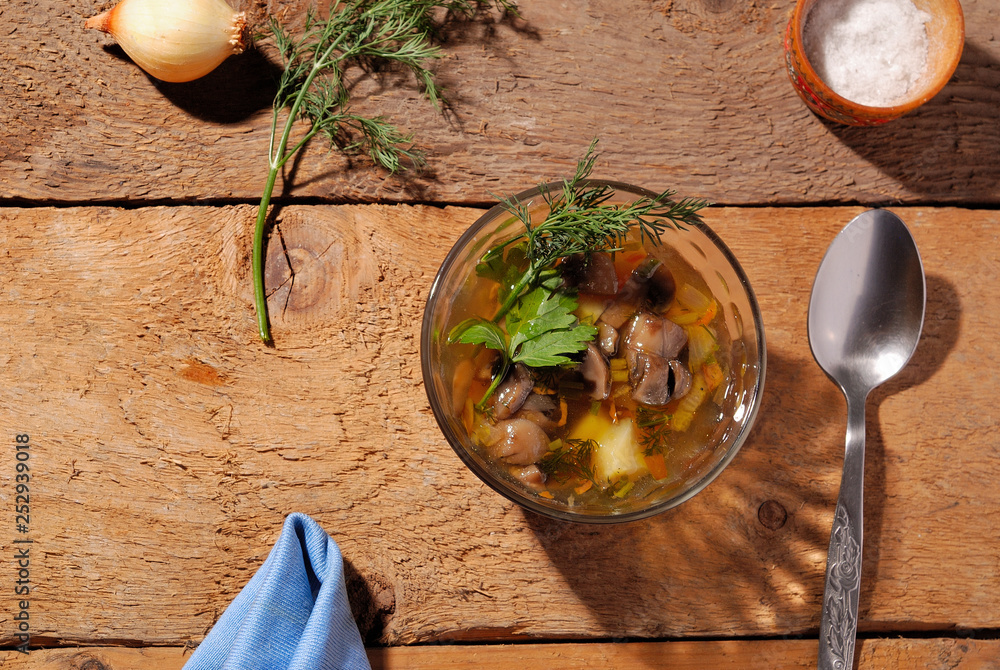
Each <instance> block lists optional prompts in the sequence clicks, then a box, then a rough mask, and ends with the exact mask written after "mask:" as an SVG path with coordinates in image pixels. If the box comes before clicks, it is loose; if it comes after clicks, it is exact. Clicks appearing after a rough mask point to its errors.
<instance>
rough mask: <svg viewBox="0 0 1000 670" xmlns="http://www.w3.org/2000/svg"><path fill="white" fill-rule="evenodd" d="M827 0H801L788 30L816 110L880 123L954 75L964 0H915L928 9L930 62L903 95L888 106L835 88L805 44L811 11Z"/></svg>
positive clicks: (795, 75)
mask: <svg viewBox="0 0 1000 670" xmlns="http://www.w3.org/2000/svg"><path fill="white" fill-rule="evenodd" d="M821 1H822V0H798V2H796V4H795V9H794V11H793V12H792V17H791V20H790V21H789V22H788V28H787V30H786V31H785V64H786V67H787V70H788V76H789V78H790V79H791V80H792V85H793V86H794V87H795V90H796V91H797V92H798V94H799V96H800V97H801V98H802V99H803V100H804V101H805V103H806V105H808V106H809V108H810V109H812V110H813V111H814V112H816V113H817V114H819V115H820V116H822V117H824V118H827V119H829V120H831V121H836V122H838V123H843V124H847V125H852V126H875V125H879V124H882V123H886V122H887V121H891V120H893V119H895V118H898V117H900V116H902V115H903V114H906V113H908V112H911V111H913V110H914V109H916V108H917V107H919V106H920V105H922V104H924V103H925V102H927V101H928V100H930V99H931V98H933V97H934V96H935V95H937V94H938V93H939V92H940V91H941V89H942V88H944V85H945V84H946V83H948V80H949V79H951V76H952V74H954V72H955V68H956V67H957V66H958V62H959V60H960V59H961V57H962V49H963V47H964V45H965V20H964V17H963V14H962V6H961V4H959V0H913V4H914V5H915V6H916V8H917V9H919V10H921V11H924V12H927V13H928V14H930V16H931V20H930V21H929V22H928V23H927V24H926V30H927V38H928V53H927V68H926V69H925V71H924V72H923V74H922V75H921V77H920V78H919V79H918V80H917V82H916V83H915V84H914V85H913V86H911V87H910V90H909V91H908V92H907V94H906V97H905V99H904V100H902V101H900V102H898V103H896V104H894V105H892V106H887V107H872V106H867V105H862V104H858V103H856V102H852V101H851V100H848V99H847V98H845V97H843V96H841V95H838V94H837V93H835V92H834V91H833V90H832V89H831V88H830V87H829V86H828V85H827V84H826V83H825V82H824V81H823V80H822V79H820V77H819V75H818V74H816V70H815V69H814V68H813V66H812V65H811V64H810V63H809V59H808V58H807V56H806V50H805V47H804V44H803V29H804V27H805V25H806V21H807V20H808V18H809V12H810V10H811V9H812V8H813V6H815V5H816V4H817V2H821Z"/></svg>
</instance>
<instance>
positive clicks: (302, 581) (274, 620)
mask: <svg viewBox="0 0 1000 670" xmlns="http://www.w3.org/2000/svg"><path fill="white" fill-rule="evenodd" d="M370 668H371V666H370V665H369V663H368V657H367V656H366V655H365V647H364V644H363V643H362V642H361V635H360V633H359V632H358V627H357V624H356V623H355V622H354V618H353V617H352V616H351V607H350V603H348V600H347V585H346V582H345V580H344V562H343V559H342V558H341V556H340V549H339V547H337V543H336V542H334V541H333V538H331V537H330V536H329V535H327V534H326V531H324V530H323V529H322V528H320V526H319V524H317V523H316V522H315V521H313V520H312V519H311V518H309V517H308V516H306V515H305V514H291V515H289V516H288V518H286V519H285V525H284V528H282V531H281V537H279V538H278V543H277V544H276V545H274V549H272V550H271V554H270V555H269V556H268V557H267V560H266V561H264V564H263V565H262V566H261V567H260V570H258V571H257V574H255V575H254V576H253V578H251V579H250V582H249V583H248V584H247V585H246V586H245V587H243V590H242V591H240V592H239V594H238V595H237V596H236V598H235V599H234V600H233V602H232V603H230V605H229V607H228V608H226V611H225V612H223V613H222V616H221V617H219V620H218V621H217V622H216V623H215V626H214V627H213V628H212V630H210V631H209V633H208V636H207V637H205V640H204V641H203V642H202V643H201V645H199V646H198V648H197V649H196V650H195V652H194V653H193V654H192V655H191V658H189V659H188V662H187V663H185V664H184V670H223V669H224V670H257V669H259V670H285V669H287V670H317V669H329V670H370Z"/></svg>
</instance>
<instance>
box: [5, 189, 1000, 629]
mask: <svg viewBox="0 0 1000 670" xmlns="http://www.w3.org/2000/svg"><path fill="white" fill-rule="evenodd" d="M858 211H859V210H858V209H857V208H716V209H713V210H711V211H710V213H709V215H708V221H709V223H710V224H711V225H712V226H713V227H714V228H715V229H716V230H717V231H718V232H719V233H720V234H721V235H722V237H723V238H724V239H725V240H726V241H727V242H728V244H729V245H730V246H731V248H732V249H733V250H734V252H735V253H736V255H737V257H739V258H740V259H741V261H742V263H743V265H744V267H745V268H746V271H747V273H748V275H749V277H750V280H751V282H752V284H753V286H754V288H755V290H756V292H757V295H758V298H759V300H760V303H761V307H762V310H763V315H764V322H765V327H766V330H767V338H768V370H767V383H766V389H765V400H764V405H763V408H762V411H761V414H760V418H759V420H758V423H757V425H756V427H755V429H754V432H753V435H752V437H751V439H750V441H749V442H748V443H747V444H746V445H745V447H744V449H743V451H742V452H741V453H740V454H739V456H738V457H737V458H736V460H735V461H734V462H733V464H732V465H731V466H730V467H729V468H728V469H727V470H726V471H725V472H724V473H723V474H722V476H721V477H720V478H719V479H718V480H716V481H715V482H714V483H713V484H712V485H710V486H709V487H708V489H706V490H705V491H704V492H702V493H701V494H699V495H698V496H696V497H695V498H694V499H693V500H691V501H689V502H688V503H685V504H684V505H682V506H681V507H679V508H677V509H676V510H673V511H671V512H668V513H666V514H663V515H661V516H658V517H656V518H653V519H650V520H646V521H641V522H636V523H632V524H628V525H624V526H616V527H608V528H603V527H602V528H595V527H590V526H581V525H573V524H567V523H559V522H555V521H549V520H546V519H542V518H539V517H536V516H534V515H532V514H529V513H526V512H522V511H521V510H520V509H519V508H517V507H515V506H513V505H512V504H511V503H508V502H507V501H506V500H505V499H503V498H501V497H500V496H498V495H497V494H495V493H493V492H492V490H490V489H488V488H487V487H486V486H484V485H482V484H481V483H479V481H478V480H477V479H475V477H474V476H473V475H472V474H471V473H470V472H469V471H467V470H466V469H465V468H464V467H463V465H462V464H461V462H460V461H459V459H458V458H457V457H456V456H455V455H454V453H453V452H452V451H451V449H450V447H449V446H448V445H447V443H446V442H445V441H444V439H443V437H442V435H441V433H440V431H439V429H438V428H437V426H436V424H435V422H434V419H433V416H432V415H431V412H430V410H429V407H428V405H427V400H426V396H425V394H424V388H423V384H422V380H421V377H420V366H419V346H418V333H419V327H420V320H421V312H422V308H423V304H424V300H425V298H426V296H427V291H428V289H429V286H430V284H431V281H432V279H433V276H434V273H435V272H436V269H437V267H438V265H439V263H440V262H441V260H442V259H443V257H444V255H445V253H446V252H447V250H448V248H449V247H450V245H451V244H452V243H453V241H454V240H455V239H456V238H457V236H458V235H459V234H460V232H461V231H463V230H464V229H465V228H466V227H467V226H468V225H470V224H471V223H472V222H473V221H474V220H475V218H476V217H477V216H478V215H479V214H480V213H481V210H476V209H469V208H452V207H446V208H435V207H411V206H388V205H385V206H383V205H380V206H323V205H317V206H290V207H287V208H285V209H283V210H281V211H280V212H279V213H278V223H277V227H276V229H275V232H274V234H273V235H272V241H271V244H270V246H269V248H270V249H271V252H272V258H271V259H270V264H271V271H270V273H269V276H270V277H271V282H272V283H271V285H270V287H271V288H272V289H277V290H275V292H274V293H273V294H272V299H271V311H272V319H273V322H274V334H275V338H276V341H277V347H276V348H274V349H268V348H264V347H262V346H260V345H259V343H258V342H257V341H255V337H256V335H255V327H254V318H253V313H252V299H251V295H252V291H251V287H250V280H249V277H248V275H247V267H248V262H247V255H248V249H249V244H250V235H251V229H252V219H253V208H252V207H251V206H232V207H208V206H201V207H144V208H139V209H115V208H104V207H82V208H24V209H17V208H6V209H0V249H3V253H2V254H0V276H2V277H4V281H3V283H2V285H0V341H2V342H3V343H4V347H3V350H2V352H0V362H2V366H0V388H3V393H2V394H0V425H2V426H3V427H4V432H3V438H2V439H3V440H4V442H5V444H10V443H12V441H13V439H14V435H15V434H19V433H26V434H29V435H30V436H31V444H32V452H31V467H32V476H33V479H32V482H31V486H32V490H31V494H32V496H31V506H32V509H31V511H32V514H31V532H30V537H31V538H32V539H33V540H34V544H33V545H32V549H31V551H32V563H31V579H32V582H33V589H32V593H31V604H30V607H31V626H32V636H33V637H32V640H33V644H39V645H43V646H45V645H77V644H80V645H93V644H98V645H107V644H122V643H127V644H130V645H138V646H151V645H152V646H157V645H172V646H173V645H181V644H185V643H197V642H198V641H200V640H201V639H202V637H203V636H204V635H205V633H206V632H207V631H208V629H209V628H210V627H211V626H212V624H213V623H214V622H215V620H216V618H217V617H218V616H219V614H220V613H221V612H222V611H223V610H224V609H225V607H226V606H227V605H228V604H229V602H230V601H231V600H232V598H233V597H234V596H235V595H236V593H237V592H238V591H239V590H240V589H241V588H242V587H243V585H244V584H245V583H246V582H247V581H248V580H249V578H250V576H251V575H252V574H253V573H254V572H255V570H256V569H257V568H258V567H259V566H260V564H261V563H262V561H263V560H264V558H265V557H266V555H267V553H268V551H269V550H270V548H271V546H272V545H273V543H274V541H275V539H276V538H277V535H278V533H279V531H280V528H281V523H282V519H283V518H284V516H285V515H287V514H288V513H291V512H293V511H298V512H305V513H307V514H310V515H312V516H313V517H314V518H316V519H317V520H318V521H319V522H320V523H321V525H323V527H324V528H325V529H326V530H327V531H328V532H329V533H330V534H331V535H332V536H333V537H334V539H335V540H336V541H337V542H338V543H339V545H340V547H341V550H342V551H343V554H344V557H345V560H346V570H347V575H348V578H349V589H350V593H351V598H352V603H353V605H354V608H355V614H356V618H357V620H358V622H359V626H360V627H361V629H362V633H363V635H364V637H365V639H366V640H367V641H368V642H369V643H372V644H376V643H377V644H381V645H405V644H412V643H429V642H445V641H449V642H462V641H472V640H475V641H479V642H482V641H505V640H507V641H509V640H522V641H532V640H539V639H547V640H554V639H566V640H594V639H596V640H602V639H603V640H607V639H620V638H630V639H643V638H667V637H669V638H676V637H685V636H712V637H729V636H759V635H762V636H784V635H809V634H811V633H815V631H816V629H817V627H818V622H819V603H820V598H821V592H822V587H823V584H822V579H823V568H824V564H825V558H826V546H827V539H828V538H827V536H828V533H829V527H830V522H831V518H832V513H833V504H834V501H835V498H836V493H837V487H838V483H839V477H840V465H841V454H842V449H843V446H842V445H843V439H844V433H843V431H844V427H845V405H844V401H843V399H842V397H841V396H840V394H839V392H838V391H837V390H836V388H835V387H834V386H833V384H832V383H830V382H829V381H828V380H827V379H826V378H825V377H824V376H823V374H822V373H821V372H820V370H819V368H818V367H817V366H816V365H815V364H814V363H813V361H812V359H811V356H810V352H809V347H808V343H807V341H806V335H805V320H806V309H807V304H808V297H809V289H810V285H811V281H812V276H813V274H814V272H815V269H816V267H817V266H818V264H819V261H820V259H821V257H822V253H823V250H824V249H825V247H826V245H827V244H828V243H829V241H830V240H832V238H833V236H834V235H835V234H836V232H837V231H838V230H839V229H840V228H841V227H842V226H843V225H844V224H845V223H846V222H847V221H848V220H849V219H850V218H851V217H853V216H854V215H855V214H856V213H857V212H858ZM894 211H896V212H897V213H898V214H899V215H900V216H902V218H903V219H904V220H905V221H906V222H907V223H908V224H909V225H910V227H911V229H912V231H913V234H914V237H915V238H916V240H917V243H918V245H919V246H920V250H921V254H922V257H923V260H924V264H925V269H926V272H927V286H928V291H929V293H928V307H927V319H926V324H925V330H924V335H923V338H922V340H921V342H920V345H919V347H918V349H917V353H916V355H915V358H914V360H913V361H912V362H911V364H910V365H909V366H908V367H907V368H906V369H905V370H904V372H903V373H902V374H901V375H900V376H899V377H897V378H895V379H894V380H892V381H891V382H890V383H888V384H887V385H886V386H884V387H883V388H881V389H880V390H878V391H877V392H876V394H875V395H874V396H873V397H872V399H871V400H870V404H869V414H868V431H869V434H868V440H869V442H868V470H867V474H866V491H867V503H866V533H865V559H864V560H865V562H864V573H863V580H862V598H861V617H860V630H861V632H862V633H863V634H872V633H876V634H877V633H880V632H884V633H886V634H889V633H892V632H902V631H925V630H926V631H943V630H952V629H955V628H960V629H981V628H986V629H996V628H998V627H1000V621H998V616H1000V564H998V562H997V555H998V552H997V548H998V547H997V537H998V536H1000V527H998V525H997V524H998V522H997V517H996V515H995V514H994V513H993V512H994V511H995V510H996V509H997V507H998V506H1000V491H998V488H997V487H996V484H995V483H996V481H997V479H998V477H1000V461H998V460H997V458H996V450H995V435H994V433H995V429H996V426H997V425H998V424H1000V410H998V409H997V404H996V402H995V395H996V375H995V374H994V371H995V370H996V369H997V366H998V364H1000V345H998V343H997V339H996V337H995V333H994V332H993V331H994V327H993V326H994V322H995V318H994V315H995V314H996V313H998V311H1000V274H998V268H1000V258H998V255H1000V244H998V232H997V231H1000V212H996V211H988V210H969V209H952V208H897V209H895V210H894ZM279 235H280V237H281V240H282V241H283V247H284V249H285V250H287V252H288V253H287V256H286V255H285V254H280V253H279V251H278V250H279V249H280V248H282V245H281V244H278V239H277V238H278V236H279ZM286 257H287V258H290V259H291V262H292V264H293V267H295V268H296V275H295V282H294V284H291V285H289V284H288V283H286V284H285V285H283V286H281V287H279V286H278V282H279V281H280V280H281V279H282V277H283V276H284V274H283V270H282V263H285V262H286V260H285V259H286ZM285 271H287V267H286V268H285ZM2 453H3V454H6V456H4V458H3V462H0V507H2V509H5V510H10V509H12V505H13V504H14V500H13V490H14V489H13V472H14V471H13V465H14V457H13V455H12V454H13V451H12V449H9V448H5V449H4V450H3V451H2ZM779 508H780V509H779ZM781 510H784V512H785V520H784V522H783V523H780V519H781V514H780V513H778V512H780V511H781ZM8 521H10V522H11V523H12V521H11V520H10V519H8ZM17 537H19V536H18V535H17V533H15V531H14V529H13V526H12V525H10V523H8V525H6V526H5V529H4V530H2V532H0V556H2V557H3V558H2V560H0V584H8V585H9V584H13V582H14V580H15V575H16V570H17V568H16V565H15V564H14V562H13V561H12V560H11V559H10V556H11V555H12V552H11V548H12V544H11V541H12V540H14V539H16V538H17ZM0 594H2V595H0V645H11V643H12V641H13V639H14V638H13V636H12V631H13V630H14V628H13V626H12V624H13V621H12V619H11V617H12V616H13V613H14V612H16V611H17V601H16V599H15V598H16V597H15V596H14V595H13V594H12V593H11V592H10V589H7V588H4V589H3V590H0Z"/></svg>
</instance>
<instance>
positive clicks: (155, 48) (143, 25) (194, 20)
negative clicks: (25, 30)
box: [85, 0, 247, 82]
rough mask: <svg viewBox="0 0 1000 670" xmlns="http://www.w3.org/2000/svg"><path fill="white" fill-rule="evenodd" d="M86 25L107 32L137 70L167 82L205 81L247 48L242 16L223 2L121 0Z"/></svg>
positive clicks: (244, 21) (245, 29)
mask: <svg viewBox="0 0 1000 670" xmlns="http://www.w3.org/2000/svg"><path fill="white" fill-rule="evenodd" d="M85 27H87V28H96V29H98V30H101V31H104V32H106V33H109V34H110V35H111V36H112V37H114V38H115V41H117V42H118V44H119V45H120V46H121V48H122V49H123V50H124V51H125V53H127V54H128V55H129V57H130V58H132V60H134V61H135V62H136V64H138V66H139V67H141V68H142V69H143V70H145V71H146V72H148V73H149V74H151V75H152V76H154V77H156V78H157V79H162V80H163V81H171V82H182V81H191V80H192V79H197V78H198V77H203V76H205V75H206V74H208V73H209V72H211V71H212V70H214V69H215V68H216V67H218V66H219V64H220V63H222V61H224V60H226V59H227V58H228V57H229V56H231V55H233V54H238V53H243V50H244V49H245V48H246V45H247V24H246V16H245V15H244V13H243V12H235V11H233V8H232V7H230V6H229V5H228V4H226V2H225V0H122V2H121V3H119V4H118V5H117V6H115V8H114V9H111V10H109V11H107V12H104V13H103V14H99V15H97V16H94V17H91V18H90V19H88V20H87V23H86V24H85Z"/></svg>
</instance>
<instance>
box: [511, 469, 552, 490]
mask: <svg viewBox="0 0 1000 670" xmlns="http://www.w3.org/2000/svg"><path fill="white" fill-rule="evenodd" d="M510 474H511V476H512V477H514V479H516V480H518V481H519V482H521V483H522V484H524V485H525V486H528V487H529V488H532V489H534V490H536V491H541V490H542V489H543V488H545V479H546V477H545V473H544V472H542V471H541V469H539V467H538V466H537V465H523V466H517V465H512V466H511V468H510Z"/></svg>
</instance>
